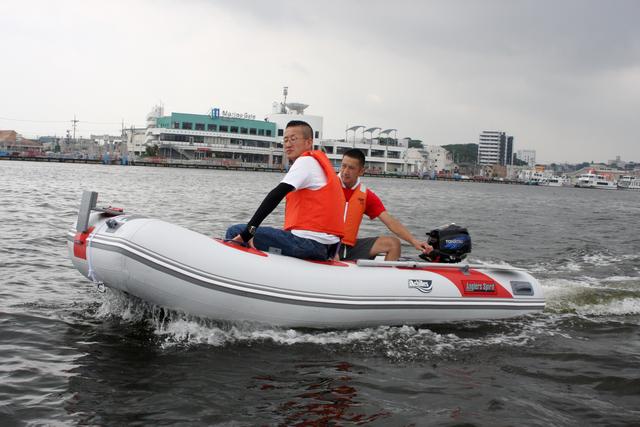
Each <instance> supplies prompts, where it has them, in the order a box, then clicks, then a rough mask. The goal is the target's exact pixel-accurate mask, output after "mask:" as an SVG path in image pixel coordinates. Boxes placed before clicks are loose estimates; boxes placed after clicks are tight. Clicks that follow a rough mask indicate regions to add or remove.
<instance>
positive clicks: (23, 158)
mask: <svg viewBox="0 0 640 427" xmlns="http://www.w3.org/2000/svg"><path fill="white" fill-rule="evenodd" d="M0 160H14V161H22V162H46V163H81V164H93V165H105V166H146V167H161V168H162V167H164V168H182V169H215V170H229V171H241V172H272V173H284V172H285V171H284V169H281V168H268V167H257V166H231V165H213V164H207V163H185V162H178V161H173V162H154V161H145V160H133V161H129V162H128V164H125V165H121V164H120V163H118V162H117V161H115V160H114V161H111V162H110V163H104V161H102V160H100V159H66V158H57V157H36V156H31V157H28V156H0ZM364 175H365V176H368V177H374V178H375V177H377V178H397V179H413V180H419V181H423V180H424V181H454V182H477V183H483V184H515V185H528V184H527V183H525V182H520V181H515V180H507V179H505V180H502V181H500V180H493V179H474V178H468V179H456V178H453V177H437V178H436V179H434V180H430V179H428V178H421V177H420V176H418V175H400V174H395V173H388V174H385V173H375V174H374V173H365V174H364Z"/></svg>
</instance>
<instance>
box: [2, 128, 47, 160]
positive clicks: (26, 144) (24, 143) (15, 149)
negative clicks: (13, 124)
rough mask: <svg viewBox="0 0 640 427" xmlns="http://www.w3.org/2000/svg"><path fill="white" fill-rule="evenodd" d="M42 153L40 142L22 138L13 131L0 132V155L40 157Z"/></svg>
mask: <svg viewBox="0 0 640 427" xmlns="http://www.w3.org/2000/svg"><path fill="white" fill-rule="evenodd" d="M42 151H43V144H42V142H40V141H32V140H30V139H27V138H23V137H22V135H20V134H19V133H17V132H16V131H15V130H0V153H3V154H4V153H6V154H5V155H8V154H25V155H41V154H42Z"/></svg>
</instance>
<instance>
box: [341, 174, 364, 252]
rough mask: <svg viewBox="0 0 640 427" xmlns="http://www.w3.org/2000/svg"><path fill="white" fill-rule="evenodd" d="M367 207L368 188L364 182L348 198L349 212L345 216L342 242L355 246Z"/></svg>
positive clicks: (347, 207)
mask: <svg viewBox="0 0 640 427" xmlns="http://www.w3.org/2000/svg"><path fill="white" fill-rule="evenodd" d="M366 207H367V188H366V187H365V186H364V185H362V184H358V186H357V187H356V188H355V190H353V193H352V194H351V197H350V198H349V200H347V206H346V209H347V212H346V213H345V216H344V222H345V224H344V237H343V238H342V243H344V244H345V245H349V246H354V245H355V244H356V240H357V239H358V230H359V229H360V223H362V217H363V216H364V211H365V208H366Z"/></svg>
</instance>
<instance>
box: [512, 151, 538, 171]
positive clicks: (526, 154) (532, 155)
mask: <svg viewBox="0 0 640 427" xmlns="http://www.w3.org/2000/svg"><path fill="white" fill-rule="evenodd" d="M516 157H518V159H519V160H522V161H523V162H527V165H528V166H530V167H533V166H535V164H536V150H518V151H517V153H516Z"/></svg>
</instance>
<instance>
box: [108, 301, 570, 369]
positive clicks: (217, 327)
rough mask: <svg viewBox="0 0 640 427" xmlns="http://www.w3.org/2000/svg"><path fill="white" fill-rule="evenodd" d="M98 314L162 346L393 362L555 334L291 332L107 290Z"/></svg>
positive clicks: (495, 330) (529, 321) (528, 330)
mask: <svg viewBox="0 0 640 427" xmlns="http://www.w3.org/2000/svg"><path fill="white" fill-rule="evenodd" d="M96 316H97V317H98V318H103V319H109V318H119V319H122V320H124V321H125V322H130V323H138V322H142V321H144V322H146V324H147V325H148V326H149V327H150V329H151V330H152V332H153V334H154V335H155V336H156V338H157V342H158V344H159V345H160V346H161V347H163V348H171V347H185V346H186V347H188V346H192V345H210V346H214V347H224V346H233V345H257V344H262V343H267V344H269V343H271V344H276V345H281V346H295V345H318V346H322V347H324V348H325V349H326V350H328V351H343V350H344V351H349V352H357V353H361V354H364V355H375V356H383V357H387V358H391V359H394V360H405V361H406V360H426V359H429V358H432V357H457V355H459V354H460V353H461V352H462V353H464V352H467V351H471V350H473V349H478V348H480V347H495V346H508V347H520V346H526V345H528V344H530V343H532V342H533V341H535V340H536V339H537V338H538V337H539V336H544V335H547V336H552V335H556V334H560V333H561V332H560V331H559V329H557V328H556V327H555V325H553V322H549V321H548V319H546V318H545V317H543V316H530V317H523V318H520V319H512V320H506V321H492V322H464V323H458V324H453V325H432V326H423V327H414V326H393V327H392V326H380V327H372V328H363V329H358V330H319V331H313V330H297V329H289V328H278V327H271V326H265V325H258V324H254V323H250V322H233V323H232V322H218V321H213V320H209V319H202V318H198V317H195V316H191V315H188V314H185V313H179V312H176V311H171V310H166V309H163V308H160V307H157V306H153V305H150V304H148V303H146V302H144V301H142V300H140V299H137V298H134V297H130V296H127V295H125V294H123V293H121V292H117V291H112V290H108V291H107V292H106V293H105V294H104V298H103V302H102V305H101V306H100V307H99V309H98V310H97V311H96Z"/></svg>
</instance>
